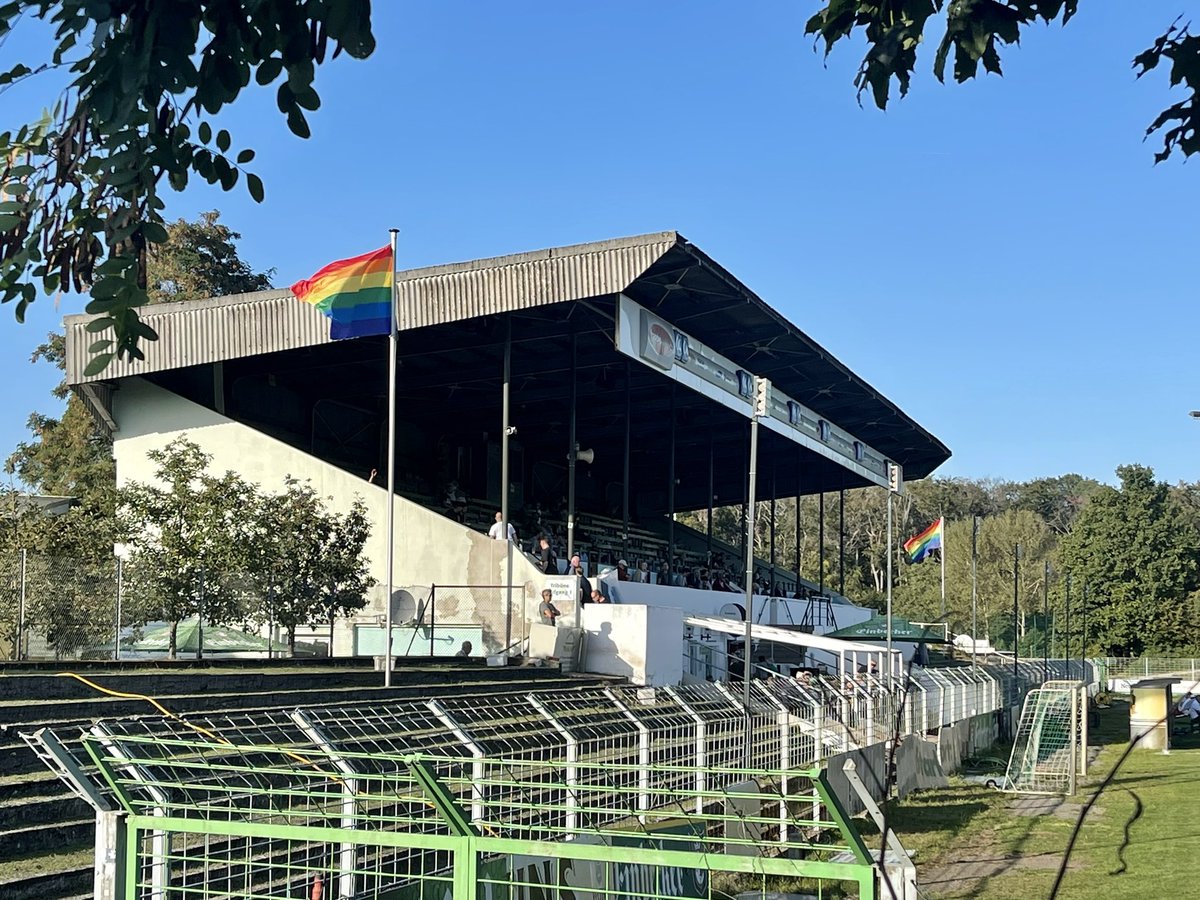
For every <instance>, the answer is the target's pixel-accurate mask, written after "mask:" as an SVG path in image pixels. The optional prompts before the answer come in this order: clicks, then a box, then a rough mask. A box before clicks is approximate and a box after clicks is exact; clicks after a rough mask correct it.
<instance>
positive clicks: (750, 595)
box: [742, 415, 758, 734]
mask: <svg viewBox="0 0 1200 900" xmlns="http://www.w3.org/2000/svg"><path fill="white" fill-rule="evenodd" d="M757 476H758V416H756V415H751V416H750V487H749V490H748V494H749V501H748V502H747V505H746V623H745V624H746V630H745V637H744V639H743V646H742V703H743V705H744V706H745V707H746V717H747V723H748V722H749V716H750V640H751V634H750V629H751V625H752V624H753V622H754V482H755V479H756V478H757ZM749 730H750V728H749V724H747V726H746V732H747V734H749Z"/></svg>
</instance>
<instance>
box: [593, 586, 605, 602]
mask: <svg viewBox="0 0 1200 900" xmlns="http://www.w3.org/2000/svg"><path fill="white" fill-rule="evenodd" d="M591 602H592V603H607V602H608V598H607V597H605V596H604V595H603V594H602V593H600V588H592V599H591Z"/></svg>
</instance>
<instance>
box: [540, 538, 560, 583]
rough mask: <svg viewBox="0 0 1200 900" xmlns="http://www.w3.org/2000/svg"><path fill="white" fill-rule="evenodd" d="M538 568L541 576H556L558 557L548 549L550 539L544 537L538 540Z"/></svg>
mask: <svg viewBox="0 0 1200 900" xmlns="http://www.w3.org/2000/svg"><path fill="white" fill-rule="evenodd" d="M538 546H539V547H540V549H539V550H538V556H537V559H538V568H539V569H540V570H541V572H542V574H543V575H557V574H558V557H557V556H555V555H554V551H553V550H551V549H550V539H549V538H548V537H546V535H544V534H543V535H542V536H541V537H540V538H538Z"/></svg>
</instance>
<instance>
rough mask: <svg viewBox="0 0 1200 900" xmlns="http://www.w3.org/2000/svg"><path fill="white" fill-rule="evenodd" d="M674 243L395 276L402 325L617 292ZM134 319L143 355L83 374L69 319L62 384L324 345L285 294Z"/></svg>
mask: <svg viewBox="0 0 1200 900" xmlns="http://www.w3.org/2000/svg"><path fill="white" fill-rule="evenodd" d="M680 240H681V238H680V236H679V235H678V234H676V233H675V232H673V231H664V232H659V233H656V234H648V235H640V236H637V237H630V238H619V239H617V240H610V241H598V242H594V243H590V244H576V245H573V246H569V247H557V248H554V249H550V250H538V251H534V252H532V253H521V254H517V255H513V256H500V257H495V258H492V259H480V260H474V261H472V262H467V263H456V264H453V265H446V266H434V267H430V268H423V269H410V270H407V271H404V272H401V273H399V279H398V294H399V297H400V302H399V325H400V328H401V329H403V330H407V329H410V328H419V327H421V326H424V325H433V324H437V323H439V322H454V321H459V320H462V319H470V318H475V317H477V316H486V315H495V314H498V313H504V312H511V311H513V310H519V309H528V308H530V307H534V306H540V305H543V304H548V303H561V302H565V301H570V300H580V299H583V298H585V297H597V296H603V295H606V294H615V293H618V292H620V291H622V290H624V289H625V288H626V287H628V286H629V285H630V284H632V283H633V281H635V280H636V279H637V277H638V276H639V275H641V274H642V273H643V272H644V271H645V270H646V269H647V268H649V267H650V266H651V265H653V264H654V262H655V261H656V260H658V259H659V258H660V257H662V255H663V254H664V253H666V252H667V251H669V250H670V249H671V248H672V247H674V246H675V245H676V244H677V243H679V242H680ZM142 317H143V318H144V319H145V321H146V323H147V324H148V325H150V327H151V328H153V329H154V330H155V331H156V332H157V333H158V340H157V341H144V342H142V344H141V347H142V348H143V350H144V352H145V354H146V358H145V359H144V360H135V361H133V362H129V361H124V360H119V361H118V360H114V361H113V362H112V363H111V364H110V365H109V366H108V368H107V369H105V370H104V371H103V372H101V373H100V374H98V375H92V376H87V375H84V369H85V368H86V367H87V364H88V361H89V360H90V359H91V354H90V353H89V352H88V347H89V346H90V345H91V344H92V342H93V341H95V340H96V339H97V338H99V337H103V335H95V334H90V333H88V331H87V324H88V322H90V321H91V320H92V319H93V318H94V317H93V316H86V315H82V316H68V317H67V319H66V323H65V324H66V332H67V383H68V384H71V385H80V384H85V383H87V382H91V381H111V380H115V379H120V378H127V377H129V376H131V375H146V374H149V373H151V372H161V371H165V370H169V369H178V368H183V367H186V366H195V365H201V364H204V363H212V362H217V361H219V360H227V359H237V358H240V357H244V356H254V355H258V354H263V353H274V352H278V351H281V350H290V349H295V348H299V347H312V346H316V345H319V344H327V343H329V342H330V338H329V321H328V320H327V319H326V318H325V317H324V316H323V315H321V314H320V313H319V312H317V311H316V310H315V309H313V308H312V307H310V306H308V305H307V304H304V303H298V302H297V301H296V300H295V298H293V297H292V294H291V292H290V291H285V290H281V291H260V292H258V293H254V294H235V295H233V296H229V297H217V298H214V299H211V300H200V301H194V302H188V303H164V304H160V305H157V306H151V307H146V308H145V309H144V310H143V311H142Z"/></svg>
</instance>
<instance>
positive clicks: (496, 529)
mask: <svg viewBox="0 0 1200 900" xmlns="http://www.w3.org/2000/svg"><path fill="white" fill-rule="evenodd" d="M504 531H505V528H504V513H500V512H498V513H496V524H495V525H493V526H492V527H491V528H489V529H488V537H490V538H491V539H492V540H494V541H502V540H504ZM508 539H509V540H510V541H512V542H513V543H514V544H515V543H517V529H515V528H513V523H512V522H509V523H508Z"/></svg>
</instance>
